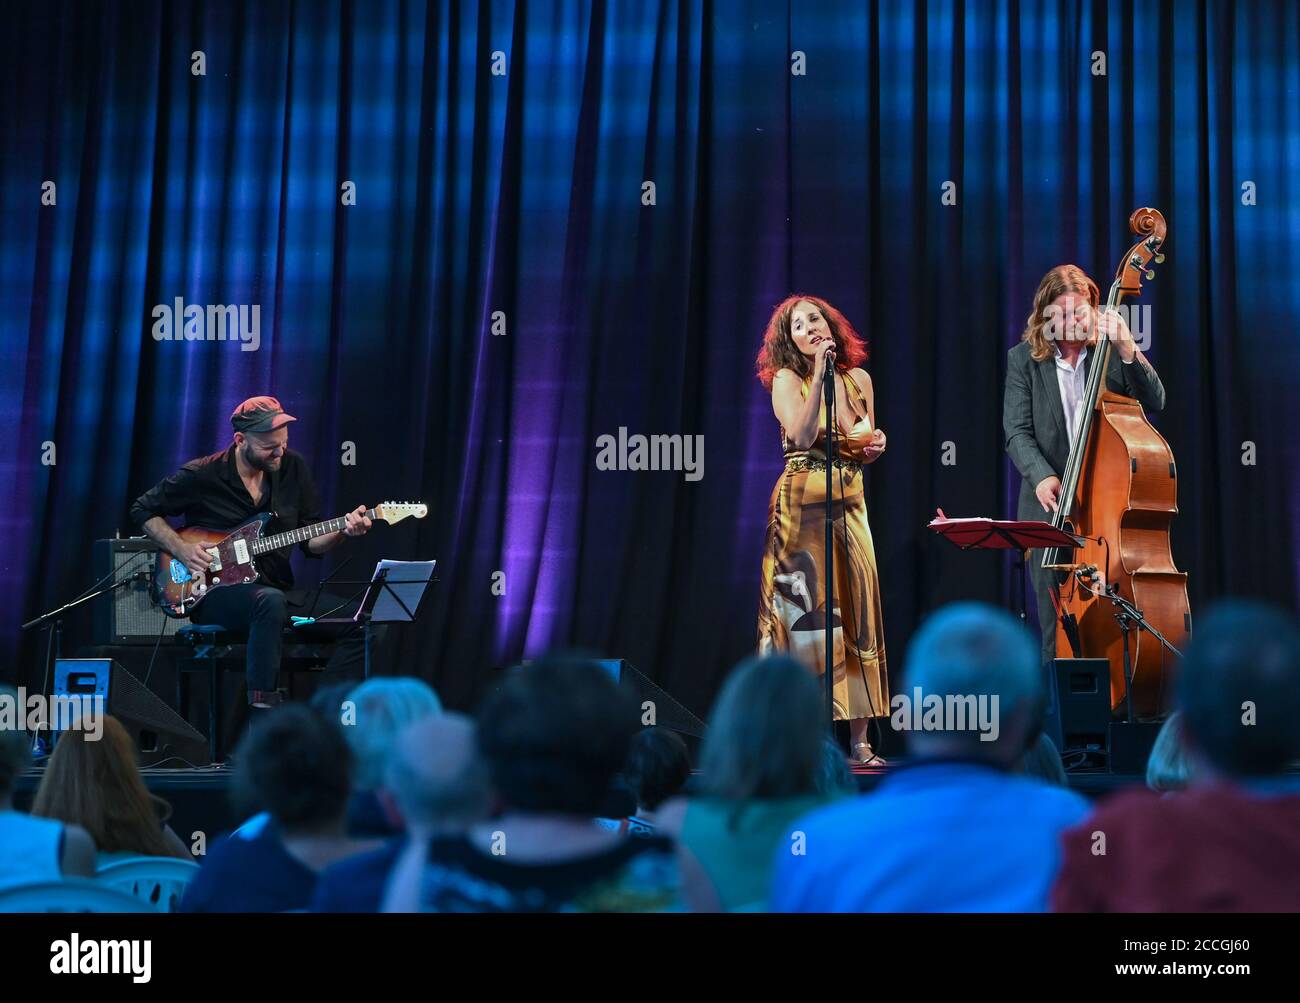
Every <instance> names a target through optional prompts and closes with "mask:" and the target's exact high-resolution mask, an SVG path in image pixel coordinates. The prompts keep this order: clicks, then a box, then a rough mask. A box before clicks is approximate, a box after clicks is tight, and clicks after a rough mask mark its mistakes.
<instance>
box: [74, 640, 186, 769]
mask: <svg viewBox="0 0 1300 1003" xmlns="http://www.w3.org/2000/svg"><path fill="white" fill-rule="evenodd" d="M54 696H55V697H56V698H58V697H59V696H77V697H88V696H89V697H94V696H99V697H101V698H103V701H104V703H103V707H104V709H105V712H106V713H108V714H111V715H112V716H113V717H115V718H117V719H118V720H119V721H120V722H121V723H122V725H123V727H125V728H126V730H127V733H128V734H129V735H130V736H131V740H132V742H134V743H135V748H136V753H137V757H138V760H137V761H138V762H139V764H140V765H141V766H175V767H185V766H206V765H208V764H209V763H210V762H211V757H210V756H209V754H208V740H207V739H206V738H205V737H204V736H203V734H202V733H201V732H199V731H198V730H196V729H195V728H194V727H192V726H191V725H190V724H189V723H188V722H187V721H185V719H184V718H182V717H181V716H180V715H179V714H177V713H176V712H175V711H174V710H172V709H171V708H170V707H169V706H167V704H166V703H164V702H163V701H162V700H161V699H159V697H158V696H157V695H156V694H155V693H153V691H152V690H150V689H148V688H147V687H146V686H145V685H144V683H142V682H140V680H138V679H137V678H136V677H135V676H133V675H131V673H129V672H127V671H126V669H124V668H122V666H120V665H118V664H117V663H116V662H115V661H113V660H112V659H111V658H59V659H56V660H55V662H54Z"/></svg>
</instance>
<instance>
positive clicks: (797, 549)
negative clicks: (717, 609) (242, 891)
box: [758, 296, 889, 763]
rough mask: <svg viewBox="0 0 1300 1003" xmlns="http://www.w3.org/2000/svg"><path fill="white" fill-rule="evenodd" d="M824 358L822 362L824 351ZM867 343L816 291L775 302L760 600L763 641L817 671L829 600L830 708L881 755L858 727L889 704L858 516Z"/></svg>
mask: <svg viewBox="0 0 1300 1003" xmlns="http://www.w3.org/2000/svg"><path fill="white" fill-rule="evenodd" d="M832 353H833V361H828V360H831V359H832ZM866 358H867V346H866V344H865V343H864V342H863V340H862V338H861V337H860V336H859V335H858V333H857V332H856V331H855V330H854V329H853V326H852V325H851V324H850V323H849V322H848V321H847V320H846V319H845V318H844V315H843V314H841V313H840V312H839V311H838V310H836V309H835V308H834V307H833V306H831V305H830V304H829V303H827V302H826V301H825V300H822V299H818V298H817V297H816V296H791V297H790V298H789V299H787V300H786V301H785V302H783V303H782V304H781V305H780V306H778V307H777V308H776V310H775V311H774V312H773V313H772V317H771V320H769V321H768V325H767V331H766V332H765V334H764V336H763V348H762V350H761V351H760V352H759V353H758V378H759V380H760V381H761V382H762V384H763V386H764V387H765V388H767V389H768V390H770V391H771V393H772V410H773V411H774V412H775V413H776V417H777V420H778V421H780V423H781V448H782V450H783V451H784V453H785V461H786V462H785V472H784V473H782V475H781V479H780V480H778V481H777V482H776V487H775V488H773V490H772V499H771V502H770V505H769V510H768V524H767V546H766V549H765V551H764V555H763V582H762V593H761V596H760V598H759V611H758V648H759V651H760V652H767V651H772V650H781V651H787V652H789V653H791V654H792V655H794V656H795V657H796V658H798V659H799V660H800V661H802V662H804V663H805V664H806V665H807V666H808V667H809V669H810V670H811V671H812V672H813V673H814V674H815V675H821V674H822V672H824V671H825V669H824V662H825V658H824V656H825V633H824V628H825V623H826V616H827V611H828V610H829V615H830V617H831V623H832V626H833V628H834V632H833V635H832V636H833V644H834V648H833V650H834V665H833V671H834V674H833V676H832V678H833V680H834V713H835V719H836V720H837V721H838V720H844V719H848V721H849V722H850V726H849V733H850V741H851V743H852V745H853V759H854V760H856V761H857V762H862V763H865V762H870V761H871V760H873V759H877V758H878V757H877V756H876V755H875V753H874V751H873V750H872V748H871V740H870V737H869V735H868V732H867V728H868V725H869V724H870V720H871V718H872V717H885V716H888V714H889V695H888V678H887V674H886V668H885V641H884V634H883V631H882V627H881V619H882V618H881V611H880V582H879V579H878V577H877V575H876V552H875V547H874V546H873V544H872V542H871V527H870V526H869V525H868V524H867V506H866V498H865V495H864V492H863V469H862V468H863V465H864V464H867V463H873V462H875V460H876V459H877V458H879V456H880V454H881V453H883V452H884V451H885V433H884V432H882V431H880V429H878V428H876V405H875V397H874V393H873V391H872V386H871V377H870V376H868V375H867V374H866V373H865V372H864V371H863V370H862V369H860V368H858V367H859V366H860V365H861V364H862V363H863V362H865V361H866ZM828 368H831V369H833V371H834V379H835V410H836V424H837V425H838V426H839V429H838V433H837V435H836V444H837V447H838V449H837V454H838V455H837V458H836V460H835V462H834V465H833V471H832V478H833V482H832V483H833V487H832V491H831V499H832V504H831V514H832V518H833V520H834V541H835V544H834V545H835V555H834V557H835V562H834V572H835V580H834V595H832V596H830V597H829V600H828V597H827V596H826V595H825V594H824V591H825V567H824V564H823V561H824V558H825V545H826V408H825V403H824V399H823V389H822V388H823V381H824V379H825V376H826V372H827V369H828Z"/></svg>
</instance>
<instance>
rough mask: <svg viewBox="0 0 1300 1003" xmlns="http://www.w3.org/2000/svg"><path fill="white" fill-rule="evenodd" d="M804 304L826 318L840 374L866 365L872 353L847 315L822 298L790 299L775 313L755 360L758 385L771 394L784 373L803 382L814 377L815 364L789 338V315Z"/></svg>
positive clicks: (784, 301) (774, 311)
mask: <svg viewBox="0 0 1300 1003" xmlns="http://www.w3.org/2000/svg"><path fill="white" fill-rule="evenodd" d="M805 300H806V301H808V302H809V303H812V304H813V305H814V306H816V307H817V309H818V310H820V311H821V312H822V316H823V317H825V318H826V326H827V327H829V328H830V330H831V337H832V338H834V339H835V368H836V369H837V370H838V371H839V372H841V373H845V372H848V371H849V370H850V369H856V368H857V367H858V366H860V365H862V363H864V362H866V361H867V356H868V354H869V352H868V351H867V343H866V340H865V339H864V338H863V337H862V335H860V334H858V332H857V331H856V330H854V327H853V325H852V324H850V323H849V322H848V319H847V318H846V317H845V316H844V314H842V313H840V312H839V311H838V310H836V309H835V308H834V307H833V306H831V305H830V304H829V303H827V302H826V301H825V300H824V299H822V298H821V297H820V296H804V295H802V294H799V295H797V296H787V297H786V298H785V299H783V300H782V301H781V302H780V303H778V304H777V307H776V309H775V310H773V311H772V316H771V318H770V319H769V320H768V322H767V330H766V331H764V332H763V347H762V348H761V349H759V352H758V358H757V360H755V361H756V365H757V368H758V379H759V382H760V383H762V384H763V388H764V389H765V390H768V391H769V392H770V391H771V389H772V378H773V377H774V376H776V374H777V372H778V371H779V370H781V369H789V370H792V371H793V372H794V373H795V375H796V376H798V377H799V378H800V379H801V380H806V379H808V378H809V377H810V376H812V362H811V361H810V360H809V359H808V357H807V356H806V355H804V354H803V352H801V351H799V349H798V348H796V347H795V343H794V338H792V337H791V335H790V315H791V314H792V313H793V312H794V305H795V304H796V303H800V302H803V301H805Z"/></svg>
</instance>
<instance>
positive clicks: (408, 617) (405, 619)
mask: <svg viewBox="0 0 1300 1003" xmlns="http://www.w3.org/2000/svg"><path fill="white" fill-rule="evenodd" d="M436 563H437V562H435V561H429V562H427V568H428V574H427V575H426V576H425V577H423V578H404V579H396V578H389V577H388V572H389V571H392V570H394V568H393V564H394V562H389V561H380V562H379V563H378V564H376V565H375V576H374V577H373V578H372V579H370V581H368V582H341V583H340V582H336V583H335V584H336V585H337V584H344V585H365V586H366V594H365V595H363V596H362V597H361V604H360V605H359V606H358V607H357V611H356V613H354V614H353V615H352V616H338V617H325V618H323V619H320V620H312V621H311V624H318V623H325V624H332V625H340V626H342V625H347V626H353V627H356V626H360V627H361V631H362V637H363V641H362V648H363V650H364V652H365V668H364V674H363V678H364V679H369V678H370V637H371V634H370V626H371V624H372V623H410V622H411V621H412V620H414V619H415V611H416V610H417V609H418V608H419V606H420V600H421V599H422V598H423V597H424V590H425V588H426V587H427V586H428V585H429V583H430V582H431V581H433V569H434V565H435V564H436ZM412 564H414V565H416V566H418V567H425V563H424V562H405V563H404V564H403V565H402V568H403V570H404V571H405V572H407V573H408V574H409V573H410V571H411V567H410V565H412ZM385 565H388V566H387V567H386V566H385ZM394 585H418V586H419V590H418V591H417V592H415V594H414V596H411V595H407V596H406V598H403V597H402V596H401V595H400V594H399V593H398V591H397V590H396V589H395V588H393V586H394ZM384 597H387V598H386V600H385V602H384V604H383V605H382V606H381V605H380V599H381V598H384ZM408 601H409V605H408ZM376 609H378V612H376ZM311 624H303V625H302V626H310V625H311Z"/></svg>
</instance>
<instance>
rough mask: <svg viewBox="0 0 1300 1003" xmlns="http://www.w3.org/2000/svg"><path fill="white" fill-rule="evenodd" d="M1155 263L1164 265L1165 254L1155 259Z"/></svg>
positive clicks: (1158, 255)
mask: <svg viewBox="0 0 1300 1003" xmlns="http://www.w3.org/2000/svg"><path fill="white" fill-rule="evenodd" d="M1155 262H1156V264H1157V265H1163V264H1164V263H1165V256H1164V255H1163V254H1157V255H1156V257H1155Z"/></svg>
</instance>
